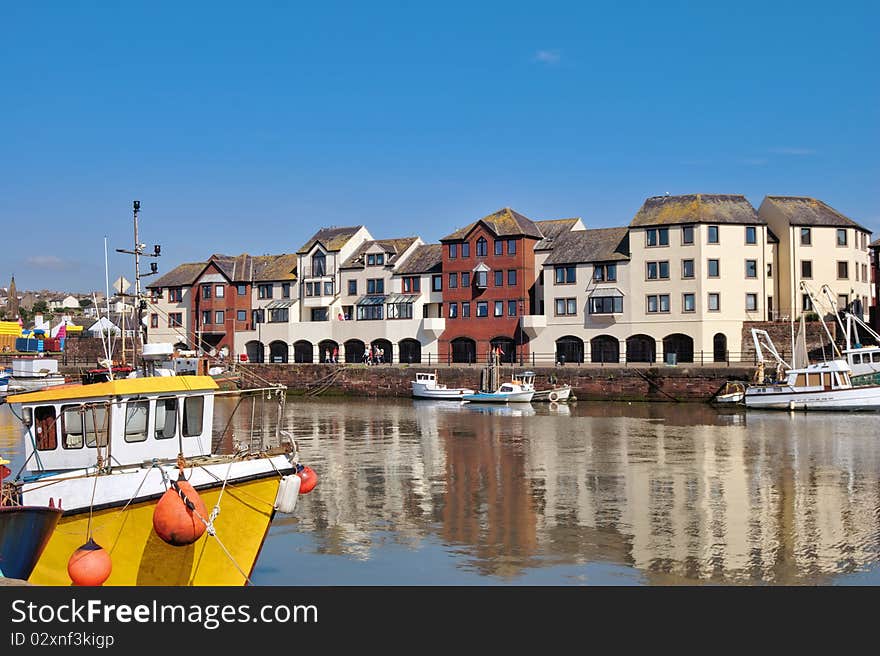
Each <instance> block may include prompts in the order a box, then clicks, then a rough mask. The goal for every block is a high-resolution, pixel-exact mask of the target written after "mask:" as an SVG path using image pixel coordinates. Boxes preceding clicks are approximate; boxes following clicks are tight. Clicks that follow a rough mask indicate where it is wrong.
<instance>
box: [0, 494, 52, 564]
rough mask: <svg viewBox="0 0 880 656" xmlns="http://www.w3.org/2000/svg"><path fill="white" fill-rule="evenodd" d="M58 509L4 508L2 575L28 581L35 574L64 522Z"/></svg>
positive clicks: (0, 512)
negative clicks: (58, 526)
mask: <svg viewBox="0 0 880 656" xmlns="http://www.w3.org/2000/svg"><path fill="white" fill-rule="evenodd" d="M61 513H62V511H61V510H60V509H58V508H49V507H41V506H0V572H2V575H3V576H5V577H6V578H10V579H22V580H27V578H28V577H29V576H30V575H31V573H32V572H33V569H34V566H35V565H36V564H37V561H38V560H39V558H40V556H41V555H42V553H43V551H44V550H45V548H46V545H47V544H48V543H49V538H50V537H51V536H52V532H53V531H54V530H55V527H56V526H57V525H58V521H59V520H60V519H61Z"/></svg>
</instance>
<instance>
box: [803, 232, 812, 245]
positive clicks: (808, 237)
mask: <svg viewBox="0 0 880 656" xmlns="http://www.w3.org/2000/svg"><path fill="white" fill-rule="evenodd" d="M812 243H813V234H812V232H811V230H810V228H801V246H810V245H812Z"/></svg>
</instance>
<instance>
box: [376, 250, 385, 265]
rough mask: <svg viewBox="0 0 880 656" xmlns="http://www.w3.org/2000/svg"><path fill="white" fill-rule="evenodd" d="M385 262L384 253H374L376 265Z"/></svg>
mask: <svg viewBox="0 0 880 656" xmlns="http://www.w3.org/2000/svg"><path fill="white" fill-rule="evenodd" d="M384 264H385V253H376V266H381V265H384Z"/></svg>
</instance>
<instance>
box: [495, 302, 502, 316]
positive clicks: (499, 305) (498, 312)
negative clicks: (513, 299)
mask: <svg viewBox="0 0 880 656" xmlns="http://www.w3.org/2000/svg"><path fill="white" fill-rule="evenodd" d="M495 316H496V317H503V316H504V301H495Z"/></svg>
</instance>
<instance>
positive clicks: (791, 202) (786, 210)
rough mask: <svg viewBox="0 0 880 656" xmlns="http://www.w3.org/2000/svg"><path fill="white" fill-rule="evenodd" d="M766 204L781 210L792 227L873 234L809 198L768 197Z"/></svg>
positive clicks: (820, 202)
mask: <svg viewBox="0 0 880 656" xmlns="http://www.w3.org/2000/svg"><path fill="white" fill-rule="evenodd" d="M764 203H768V204H770V205H772V206H773V207H774V208H776V209H777V210H779V211H780V212H781V213H782V214H783V215H784V216H785V218H786V219H787V220H788V222H789V224H790V225H795V226H833V227H838V228H858V229H859V230H864V231H865V232H871V231H870V230H868V229H867V228H865V227H864V226H861V225H859V224H858V223H856V222H855V221H853V220H852V219H850V218H849V217H847V216H844V215H843V214H841V213H840V212H838V211H837V210H836V209H834V208H833V207H831V206H830V205H827V204H825V203H823V202H822V201H821V200H817V199H815V198H810V197H809V196H766V197H765V198H764ZM762 204H763V203H762Z"/></svg>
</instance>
